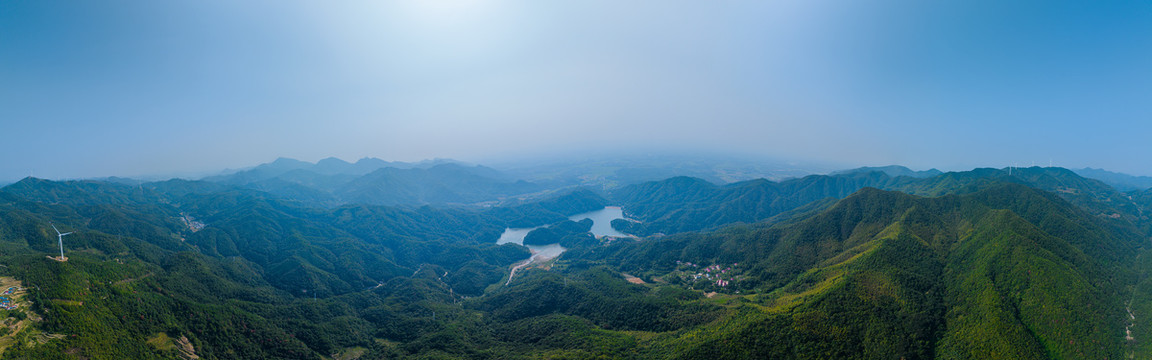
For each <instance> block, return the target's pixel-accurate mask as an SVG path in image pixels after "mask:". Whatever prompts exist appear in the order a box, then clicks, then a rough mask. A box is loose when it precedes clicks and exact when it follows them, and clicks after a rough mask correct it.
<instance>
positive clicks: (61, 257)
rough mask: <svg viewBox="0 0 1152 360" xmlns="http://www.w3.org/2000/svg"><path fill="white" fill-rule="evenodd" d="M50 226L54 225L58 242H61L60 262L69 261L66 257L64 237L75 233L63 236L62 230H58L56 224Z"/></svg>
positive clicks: (53, 228)
mask: <svg viewBox="0 0 1152 360" xmlns="http://www.w3.org/2000/svg"><path fill="white" fill-rule="evenodd" d="M48 225H52V230H56V240H57V241H59V242H60V261H68V259H67V258H65V257H64V235H68V234H71V233H73V232H72V231H69V232H66V233H63V234H61V233H60V229H57V228H56V225H55V224H48Z"/></svg>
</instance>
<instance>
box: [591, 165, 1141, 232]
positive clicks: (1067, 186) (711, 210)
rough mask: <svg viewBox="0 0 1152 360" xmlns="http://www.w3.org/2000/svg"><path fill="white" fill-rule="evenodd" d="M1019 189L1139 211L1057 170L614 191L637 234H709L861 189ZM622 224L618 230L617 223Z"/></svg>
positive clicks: (1097, 208)
mask: <svg viewBox="0 0 1152 360" xmlns="http://www.w3.org/2000/svg"><path fill="white" fill-rule="evenodd" d="M1003 182H1011V183H1020V184H1025V185H1028V186H1031V187H1035V188H1037V189H1041V190H1045V191H1051V192H1054V193H1057V194H1059V195H1060V196H1062V197H1064V198H1065V199H1067V200H1069V201H1072V202H1073V203H1075V204H1077V205H1080V206H1082V207H1084V208H1085V209H1089V210H1091V212H1093V213H1094V214H1101V215H1106V216H1114V217H1128V219H1127V220H1129V221H1134V220H1135V219H1131V216H1130V215H1126V214H1137V213H1138V212H1139V211H1138V209H1137V208H1136V204H1135V203H1134V202H1133V201H1132V200H1131V199H1130V198H1129V197H1128V196H1126V195H1125V194H1122V193H1120V192H1118V191H1116V190H1115V189H1113V188H1111V187H1109V186H1108V185H1106V184H1104V183H1102V182H1100V181H1097V180H1092V179H1085V178H1083V177H1080V176H1078V175H1076V174H1075V173H1073V172H1071V171H1069V170H1066V169H1062V168H1040V167H1032V168H1017V169H1014V170H1013V171H1012V172H1009V171H1008V170H1007V169H1004V170H998V169H975V170H971V171H964V172H949V173H943V174H940V175H936V176H932V177H926V178H920V177H910V176H897V177H893V176H890V175H888V174H886V173H884V172H881V171H870V172H858V171H850V172H847V173H844V174H839V175H811V176H806V177H803V178H799V179H791V180H785V181H782V182H772V181H768V180H763V179H761V180H751V181H745V182H740V183H734V184H728V185H723V186H718V185H713V184H711V183H709V182H706V181H703V180H701V179H694V178H686V177H679V178H672V179H667V180H663V181H655V182H647V183H643V184H637V185H632V186H628V187H624V188H622V189H619V190H617V191H615V192H613V193H612V198H613V199H614V200H615V201H617V202H619V203H620V204H621V205H622V206H624V208H625V209H628V212H629V214H630V215H631V216H633V217H635V218H636V219H637V220H640V221H641V222H638V223H633V224H628V227H627V229H626V230H628V231H629V232H631V233H635V234H644V235H649V234H654V233H666V234H670V233H677V232H684V231H698V230H705V229H715V228H717V227H719V226H723V225H726V224H731V223H736V222H743V223H752V222H757V221H763V220H767V219H770V218H772V217H774V216H778V215H781V214H784V213H786V212H789V211H793V210H795V209H797V208H800V207H801V206H803V205H806V204H810V203H812V202H814V201H817V200H821V199H828V198H834V199H839V198H843V197H845V196H847V195H848V194H851V193H853V192H856V191H858V190H860V189H862V188H865V187H875V188H880V189H887V190H896V191H902V192H906V193H909V194H915V195H922V196H940V195H945V194H965V193H971V192H976V191H979V190H981V189H984V188H987V187H988V186H991V185H994V184H998V183H1003ZM621 225H624V224H621Z"/></svg>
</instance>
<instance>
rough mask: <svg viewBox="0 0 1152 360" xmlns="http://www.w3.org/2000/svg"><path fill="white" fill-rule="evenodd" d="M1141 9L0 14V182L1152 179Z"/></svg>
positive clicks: (140, 4) (751, 7) (451, 4)
mask: <svg viewBox="0 0 1152 360" xmlns="http://www.w3.org/2000/svg"><path fill="white" fill-rule="evenodd" d="M1149 139H1152V2H1149V1H1051V0H1044V1H1003V0H994V1H979V0H978V1H971V0H963V1H960V0H957V1H948V0H942V1H919V0H909V1H889V0H880V1H824V0H796V1H771V0H769V1H668V0H659V1H631V0H630V1H619V0H612V1H589V0H580V1H538V0H525V1H494V0H493V1H488V0H412V1H363V2H348V1H284V0H275V1H235V0H227V1H213V0H208V1H205V0H189V1H180V0H165V1H151V0H140V1H116V0H110V1H0V180H6V179H7V180H10V179H18V178H20V177H23V176H26V175H28V174H29V173H30V172H32V171H34V172H35V175H36V176H37V177H46V178H74V177H91V176H108V175H126V176H131V175H141V174H154V173H169V172H175V171H205V170H214V169H222V168H225V167H243V166H250V165H254V164H257V163H261V162H267V161H271V160H273V159H275V158H276V157H279V156H285V157H294V158H298V159H302V160H310V161H315V160H318V159H321V158H324V157H328V156H337V157H340V158H344V159H346V160H352V161H354V160H355V159H357V158H360V157H369V156H370V157H379V158H382V159H386V160H419V159H424V158H432V157H450V158H457V159H463V160H471V161H484V160H486V159H497V158H501V157H506V156H514V155H524V154H533V155H534V154H542V155H543V154H571V153H573V152H576V151H578V150H580V149H588V148H595V149H605V148H611V147H620V148H622V149H626V150H625V151H655V150H659V149H668V148H677V149H706V150H709V151H713V152H734V153H745V154H760V155H764V156H770V157H775V158H788V159H797V160H815V161H832V162H840V163H847V164H857V165H886V164H892V163H899V164H905V165H908V166H910V167H913V168H928V167H939V168H943V169H967V168H972V167H977V166H996V167H999V166H1004V165H1010V164H1012V163H1019V164H1021V165H1026V164H1030V163H1031V162H1035V163H1036V164H1037V165H1040V164H1043V165H1047V163H1048V161H1049V160H1051V161H1053V163H1054V164H1055V165H1058V166H1067V167H1083V166H1092V167H1104V168H1108V169H1113V170H1119V171H1125V172H1130V173H1136V174H1144V175H1152V161H1149V160H1150V159H1152V144H1150V143H1149Z"/></svg>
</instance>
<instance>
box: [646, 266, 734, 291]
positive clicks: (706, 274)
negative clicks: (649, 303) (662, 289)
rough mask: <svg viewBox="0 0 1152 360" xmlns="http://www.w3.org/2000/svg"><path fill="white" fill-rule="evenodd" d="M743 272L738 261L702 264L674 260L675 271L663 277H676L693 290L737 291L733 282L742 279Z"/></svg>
mask: <svg viewBox="0 0 1152 360" xmlns="http://www.w3.org/2000/svg"><path fill="white" fill-rule="evenodd" d="M743 272H744V271H743V269H741V268H740V264H739V263H732V264H731V265H727V264H712V265H702V264H695V263H692V262H688V261H680V260H676V271H675V272H673V273H671V274H668V275H667V276H665V278H666V279H669V280H672V279H678V280H679V282H680V283H682V284H686V285H689V287H690V288H692V289H694V290H704V291H713V292H724V293H731V292H735V293H739V292H740V291H739V290H736V286H735V283H736V282H737V281H740V280H743V279H744V276H743ZM673 281H674V280H673Z"/></svg>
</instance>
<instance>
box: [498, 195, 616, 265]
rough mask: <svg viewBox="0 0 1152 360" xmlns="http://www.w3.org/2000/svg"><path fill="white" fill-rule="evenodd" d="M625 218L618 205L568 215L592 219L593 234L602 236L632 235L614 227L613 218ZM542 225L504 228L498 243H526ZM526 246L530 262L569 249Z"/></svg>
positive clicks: (577, 218)
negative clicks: (527, 238)
mask: <svg viewBox="0 0 1152 360" xmlns="http://www.w3.org/2000/svg"><path fill="white" fill-rule="evenodd" d="M623 218H624V210H622V209H620V207H618V206H608V207H605V208H603V209H600V210H596V211H590V212H586V213H583V214H576V215H572V216H570V217H568V219H569V220H572V221H580V220H584V219H592V230H591V232H592V234H593V235H596V237H601V236H619V237H631V235H628V234H625V233H621V232H619V231H616V230H615V229H613V228H612V220H616V219H623ZM541 227H542V226H537V227H531V228H518V229H513V228H507V229H504V233H502V234H500V238H499V239H497V240H496V245H500V244H507V243H513V244H517V245H524V237H525V236H528V233H529V232H532V230H536V229H539V228H541ZM525 247H527V248H528V250H530V251H532V257H531V258H530V259H531V260H530V261H529V263H531V262H535V261H537V260H538V259H539V260H540V261H544V260H546V259H551V258H554V257H557V256H560V253H562V252H564V250H567V249H565V248H564V247H563V246H560V244H548V245H539V246H537V245H525ZM509 281H511V279H509Z"/></svg>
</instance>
